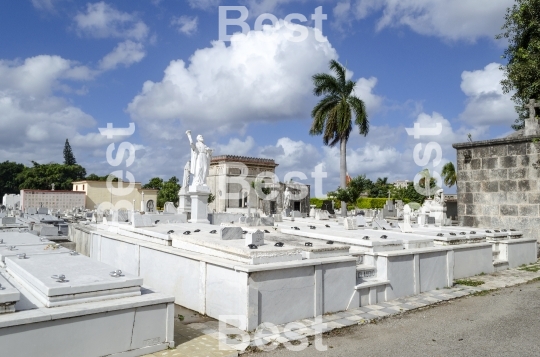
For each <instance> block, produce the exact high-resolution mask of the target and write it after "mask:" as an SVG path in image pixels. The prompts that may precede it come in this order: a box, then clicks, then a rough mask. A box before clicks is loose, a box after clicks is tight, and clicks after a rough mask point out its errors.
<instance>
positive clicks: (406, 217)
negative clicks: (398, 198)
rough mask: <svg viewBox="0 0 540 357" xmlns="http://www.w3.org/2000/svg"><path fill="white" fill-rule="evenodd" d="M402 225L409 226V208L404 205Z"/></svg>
mask: <svg viewBox="0 0 540 357" xmlns="http://www.w3.org/2000/svg"><path fill="white" fill-rule="evenodd" d="M403 223H404V224H405V225H407V224H408V225H410V224H411V206H409V205H405V206H404V207H403Z"/></svg>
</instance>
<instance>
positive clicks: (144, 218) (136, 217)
mask: <svg viewBox="0 0 540 357" xmlns="http://www.w3.org/2000/svg"><path fill="white" fill-rule="evenodd" d="M131 225H132V226H133V227H134V228H143V227H153V226H154V223H153V222H152V217H150V216H149V215H147V214H140V213H137V212H133V215H132V216H131Z"/></svg>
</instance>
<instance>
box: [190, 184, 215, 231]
mask: <svg viewBox="0 0 540 357" xmlns="http://www.w3.org/2000/svg"><path fill="white" fill-rule="evenodd" d="M190 188H191V187H190ZM189 195H190V196H191V219H190V220H189V222H190V223H206V224H210V221H209V220H208V196H210V192H190V193H189Z"/></svg>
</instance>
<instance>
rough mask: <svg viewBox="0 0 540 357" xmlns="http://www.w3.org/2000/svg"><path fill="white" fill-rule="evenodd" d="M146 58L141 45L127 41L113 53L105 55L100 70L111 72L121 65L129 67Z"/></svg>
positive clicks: (120, 44)
mask: <svg viewBox="0 0 540 357" xmlns="http://www.w3.org/2000/svg"><path fill="white" fill-rule="evenodd" d="M145 56H146V52H145V50H144V46H143V45H142V44H141V43H136V42H133V41H130V40H127V41H124V42H121V43H119V44H118V46H116V47H115V48H114V50H113V51H112V52H110V53H108V54H107V55H105V57H103V59H102V60H101V61H100V62H99V68H100V69H102V70H111V69H115V68H116V67H117V66H118V65H120V64H122V65H124V66H125V67H129V66H131V65H132V64H134V63H138V62H140V61H142V59H143V58H144V57H145Z"/></svg>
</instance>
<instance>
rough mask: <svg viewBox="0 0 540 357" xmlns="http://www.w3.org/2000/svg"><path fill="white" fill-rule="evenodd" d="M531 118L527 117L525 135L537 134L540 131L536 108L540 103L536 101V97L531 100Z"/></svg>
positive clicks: (529, 106)
mask: <svg viewBox="0 0 540 357" xmlns="http://www.w3.org/2000/svg"><path fill="white" fill-rule="evenodd" d="M527 107H528V108H529V118H528V119H525V133H524V135H526V136H528V135H537V134H538V133H539V130H538V129H539V125H538V119H536V108H540V103H536V101H535V100H534V99H531V100H529V105H527Z"/></svg>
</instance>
